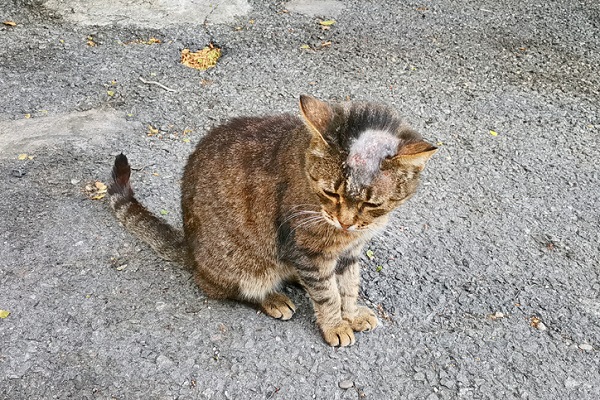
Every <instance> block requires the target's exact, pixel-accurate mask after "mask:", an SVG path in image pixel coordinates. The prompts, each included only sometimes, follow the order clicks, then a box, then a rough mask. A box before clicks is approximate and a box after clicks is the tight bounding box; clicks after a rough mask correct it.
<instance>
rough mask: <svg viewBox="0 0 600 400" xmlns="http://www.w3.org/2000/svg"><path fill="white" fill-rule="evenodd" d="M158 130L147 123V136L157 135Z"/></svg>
mask: <svg viewBox="0 0 600 400" xmlns="http://www.w3.org/2000/svg"><path fill="white" fill-rule="evenodd" d="M158 132H160V131H159V130H158V128H155V127H153V126H152V125H148V133H146V134H147V135H148V136H155V135H158Z"/></svg>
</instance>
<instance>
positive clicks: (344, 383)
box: [338, 380, 354, 390]
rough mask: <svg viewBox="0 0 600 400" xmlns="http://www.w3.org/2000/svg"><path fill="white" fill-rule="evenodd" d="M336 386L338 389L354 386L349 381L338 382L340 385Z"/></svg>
mask: <svg viewBox="0 0 600 400" xmlns="http://www.w3.org/2000/svg"><path fill="white" fill-rule="evenodd" d="M338 386H339V387H340V389H344V390H346V389H350V388H351V387H352V386H354V382H352V381H349V380H344V381H340V383H338Z"/></svg>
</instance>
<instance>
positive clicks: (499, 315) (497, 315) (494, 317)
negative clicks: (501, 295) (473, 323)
mask: <svg viewBox="0 0 600 400" xmlns="http://www.w3.org/2000/svg"><path fill="white" fill-rule="evenodd" d="M489 318H490V319H491V320H492V321H496V320H499V319H502V318H506V315H504V313H501V312H500V311H496V312H495V313H493V314H490V316H489Z"/></svg>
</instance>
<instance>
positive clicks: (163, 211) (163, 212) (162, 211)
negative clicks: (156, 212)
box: [160, 209, 169, 215]
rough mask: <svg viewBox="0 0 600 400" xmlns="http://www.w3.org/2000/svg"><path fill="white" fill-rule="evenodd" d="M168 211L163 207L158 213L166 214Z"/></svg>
mask: <svg viewBox="0 0 600 400" xmlns="http://www.w3.org/2000/svg"><path fill="white" fill-rule="evenodd" d="M168 213H169V212H168V211H167V210H165V209H162V210H160V215H167V214H168Z"/></svg>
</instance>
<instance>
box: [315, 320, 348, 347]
mask: <svg viewBox="0 0 600 400" xmlns="http://www.w3.org/2000/svg"><path fill="white" fill-rule="evenodd" d="M321 333H322V334H323V339H325V341H326V342H327V344H329V345H330V346H336V347H337V346H339V347H345V346H351V345H353V344H354V331H353V330H352V327H351V326H350V324H349V323H348V321H344V320H342V321H341V322H339V323H338V324H336V325H333V326H322V327H321Z"/></svg>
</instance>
